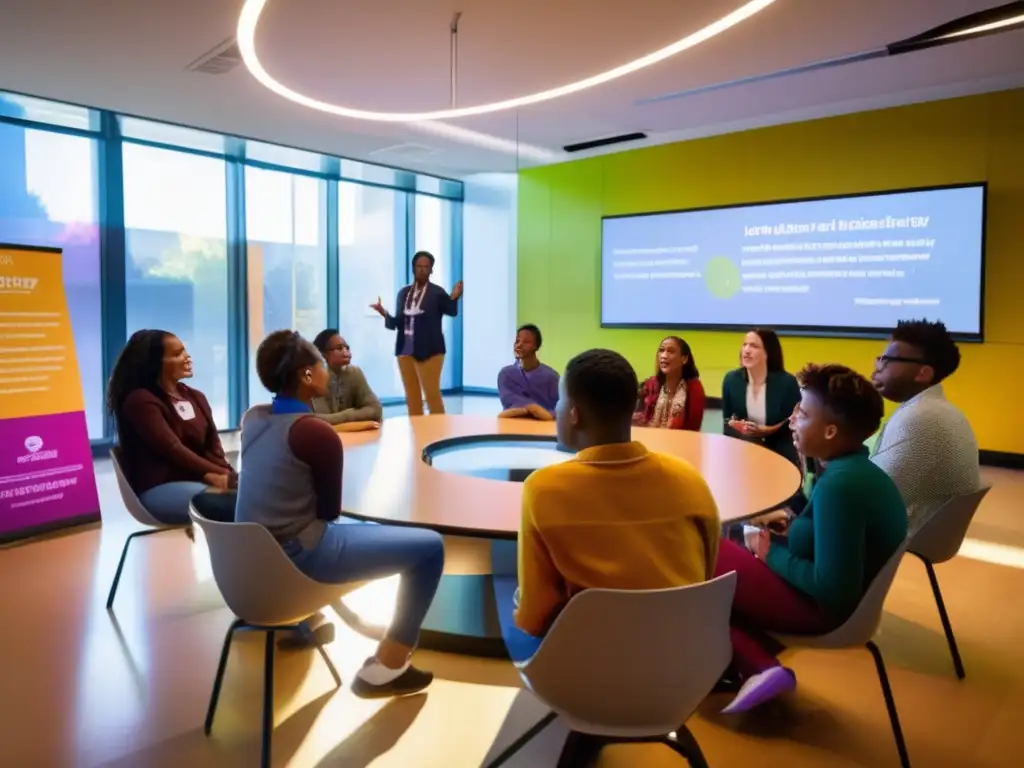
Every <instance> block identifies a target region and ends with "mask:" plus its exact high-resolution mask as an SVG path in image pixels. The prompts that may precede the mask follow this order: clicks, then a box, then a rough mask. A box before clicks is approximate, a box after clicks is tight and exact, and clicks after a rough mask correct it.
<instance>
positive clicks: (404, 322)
mask: <svg viewBox="0 0 1024 768" xmlns="http://www.w3.org/2000/svg"><path fill="white" fill-rule="evenodd" d="M433 271H434V257H433V255H432V254H430V253H429V252H427V251H417V252H416V254H415V255H414V256H413V257H412V272H413V283H412V285H407V286H405V288H403V289H402V290H400V291H399V292H398V299H397V301H396V302H395V303H396V304H397V305H398V310H397V314H396V315H392V314H391V313H389V312H388V311H387V310H386V309H384V306H383V304H381V300H380V297H379V296H378V297H377V303H376V304H371V305H370V308H371V309H373V310H374V311H376V312H377V314H379V315H380V316H381V317H383V318H384V327H385V328H387V329H388V330H389V331H397V332H398V333H397V338H396V339H395V355H397V356H398V370H399V372H400V373H401V374H402V386H404V387H405V402H406V405H407V407H408V409H409V415H410V416H422V415H423V398H424V397H426V400H427V407H428V408H430V412H431V413H435V414H436V413H444V401H443V400H442V399H441V367H442V366H443V365H444V354H445V346H444V334H443V333H442V332H441V318H442V317H443V316H444V315H448V316H449V317H456V316H457V315H458V314H459V299H460V298H462V281H461V280H460V281H459V282H457V283H456V284H455V288H453V289H452V292H451V295H450V296H449V295H448V292H447V291H446V290H445V289H444V288H442V287H441V286H439V285H434V284H433V283H432V282H430V274H431V272H433Z"/></svg>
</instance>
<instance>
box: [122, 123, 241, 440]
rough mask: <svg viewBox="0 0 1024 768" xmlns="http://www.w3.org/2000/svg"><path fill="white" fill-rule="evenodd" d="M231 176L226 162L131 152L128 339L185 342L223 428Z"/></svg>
mask: <svg viewBox="0 0 1024 768" xmlns="http://www.w3.org/2000/svg"><path fill="white" fill-rule="evenodd" d="M225 176H226V173H225V167H224V161H223V160H219V159H215V158H210V157H203V156H199V155H193V154H189V153H186V152H174V151H171V150H167V149H157V148H155V147H149V146H142V145H138V144H131V143H126V144H125V145H124V221H125V229H126V233H125V234H126V240H127V264H126V265H125V267H126V269H125V271H126V285H125V299H126V311H127V321H128V333H129V335H130V334H132V333H133V332H134V331H136V330H138V329H140V328H162V329H164V330H167V331H170V332H171V333H174V334H176V335H177V336H179V337H180V338H181V340H182V341H184V342H185V345H186V347H187V348H188V350H189V352H190V353H191V355H192V358H193V360H194V362H195V378H194V379H193V380H192V381H191V382H189V383H190V385H191V386H194V387H196V388H197V389H200V390H201V391H202V392H203V394H205V395H206V397H207V399H208V400H209V401H210V406H211V408H212V409H213V417H214V420H215V421H216V423H217V426H218V427H219V428H221V429H225V428H227V427H228V426H229V424H228V370H229V365H228V270H227V258H226V253H227V247H226V237H227V213H226V199H227V198H226V186H227V181H226V178H225ZM234 322H239V319H237V318H236V319H235V320H234Z"/></svg>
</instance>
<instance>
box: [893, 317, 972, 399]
mask: <svg viewBox="0 0 1024 768" xmlns="http://www.w3.org/2000/svg"><path fill="white" fill-rule="evenodd" d="M892 340H893V341H899V342H902V343H904V344H909V345H910V346H912V347H914V348H916V349H918V350H920V351H921V357H922V358H923V359H924V361H925V364H926V365H928V366H929V367H930V368H931V369H932V370H933V371H935V383H936V384H938V383H939V382H940V381H942V380H943V379H945V378H947V377H949V376H952V375H953V374H954V373H956V369H957V368H959V367H960V350H959V349H958V348H957V346H956V342H955V341H953V337H952V336H950V335H949V331H947V330H946V325H945V323H943V322H940V321H936V322H934V323H930V322H928V321H927V320H900V321H899V323H897V324H896V330H894V331H893V332H892Z"/></svg>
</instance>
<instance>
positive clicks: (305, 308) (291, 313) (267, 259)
mask: <svg viewBox="0 0 1024 768" xmlns="http://www.w3.org/2000/svg"><path fill="white" fill-rule="evenodd" d="M245 229H246V237H247V239H248V250H247V253H248V258H247V263H248V267H247V269H248V287H249V291H248V293H249V297H248V298H249V302H248V303H249V404H250V405H253V404H255V403H265V402H267V401H268V400H269V394H268V393H267V391H266V389H264V388H263V385H262V384H261V383H260V380H259V377H258V376H257V375H256V349H257V347H258V346H259V343H260V341H262V340H263V338H264V337H265V336H266V335H267V334H268V333H270V332H272V331H277V330H280V329H282V328H290V329H292V330H296V331H298V332H299V333H301V334H302V335H303V336H305V337H306V338H307V339H310V340H312V339H313V338H314V337H315V336H316V334H318V333H320V331H322V330H323V329H324V327H325V326H326V325H327V182H326V181H321V180H320V179H314V178H311V177H308V176H297V175H295V174H292V173H282V172H280V171H267V170H263V169H260V168H248V167H247V168H246V169H245Z"/></svg>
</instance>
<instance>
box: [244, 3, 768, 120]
mask: <svg viewBox="0 0 1024 768" xmlns="http://www.w3.org/2000/svg"><path fill="white" fill-rule="evenodd" d="M268 1H269V0H246V2H245V5H243V6H242V12H241V14H240V15H239V17H238V33H237V38H238V48H239V50H240V51H241V54H242V60H243V61H244V62H245V66H246V67H247V68H248V69H249V71H250V72H251V73H252V75H253V77H255V78H256V79H257V80H258V81H259V82H260V83H261V84H262V85H263V86H264V87H266V88H268V89H269V90H271V91H273V92H274V93H276V94H277V95H279V96H281V97H283V98H285V99H288V100H289V101H292V102H294V103H296V104H300V105H302V106H304V107H308V108H310V109H315V110H317V111H320V112H326V113H328V114H332V115H338V116H340V117H349V118H353V119H356V120H372V121H377V122H388V123H405V122H418V121H424V120H452V119H455V118H459V117H470V116H472V115H485V114H488V113H491V112H500V111H502V110H507V109H516V108H518V107H525V106H528V105H530V104H538V103H540V102H542V101H550V100H551V99H557V98H559V97H560V96H568V95H569V94H571V93H577V92H579V91H583V90H586V89H587V88H593V87H594V86H596V85H602V84H603V83H608V82H611V81H612V80H617V79H618V78H620V77H624V76H626V75H629V74H632V73H633V72H637V71H639V70H641V69H644V68H646V67H649V66H651V65H653V64H657V63H659V62H661V61H664V60H665V59H668V58H670V57H672V56H675V55H676V54H678V53H682V52H683V51H685V50H688V49H690V48H693V47H695V46H697V45H699V44H701V43H703V42H706V41H707V40H710V39H711V38H713V37H716V36H717V35H720V34H722V33H723V32H725V31H726V30H728V29H730V28H732V27H734V26H736V25H737V24H739V23H741V22H743V21H746V20H747V19H749V18H750V17H751V16H753V15H754V14H756V13H759V12H760V11H763V10H764V9H765V8H767V7H768V6H770V5H772V4H773V3H774V2H775V0H750V2H746V3H744V4H743V5H742V6H740V7H739V8H737V9H736V10H735V11H733V12H732V13H729V14H727V15H725V16H723V17H722V18H720V19H718V20H717V21H715V22H712V23H711V24H708V25H707V26H705V27H704V28H702V29H699V30H697V31H696V32H693V33H691V34H689V35H687V36H686V37H683V38H681V39H679V40H677V41H676V42H674V43H672V44H671V45H667V46H665V47H664V48H660V49H658V50H656V51H653V52H651V53H648V54H647V55H645V56H641V57H640V58H638V59H634V60H633V61H630V62H628V63H626V64H622V65H621V66H618V67H615V68H613V69H609V70H606V71H604V72H601V73H599V74H597V75H593V76H591V77H587V78H584V79H582V80H577V81H576V82H573V83H568V84H566V85H562V86H559V87H557V88H550V89H548V90H546V91H538V92H537V93H531V94H529V95H526V96H519V97H517V98H514V99H505V100H504V101H495V102H491V103H489V104H477V105H475V106H471V107H461V108H453V109H441V110H435V111H433V112H372V111H368V110H364V109H353V108H351V107H345V106H342V105H340V104H331V103H329V102H326V101H321V100H319V99H314V98H312V97H310V96H306V95H304V94H301V93H299V92H298V91H295V90H292V89H291V88H289V87H288V86H286V85H284V84H283V83H281V82H279V81H278V80H276V79H274V77H273V76H271V75H270V73H269V72H267V70H266V69H265V68H264V67H263V65H262V64H261V63H260V59H259V56H258V55H257V54H256V29H257V27H258V26H259V21H260V16H261V15H262V13H263V10H264V9H265V8H266V5H267V2H268Z"/></svg>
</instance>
